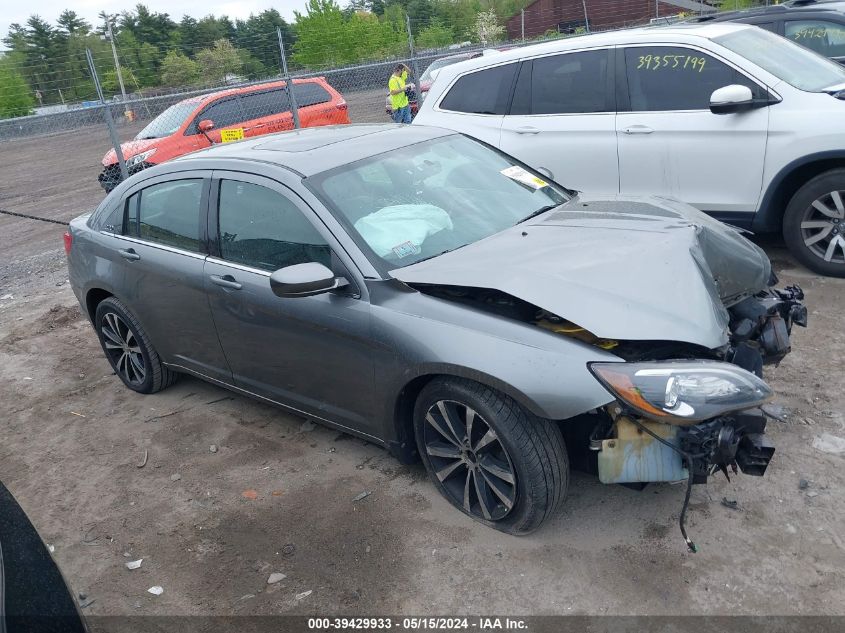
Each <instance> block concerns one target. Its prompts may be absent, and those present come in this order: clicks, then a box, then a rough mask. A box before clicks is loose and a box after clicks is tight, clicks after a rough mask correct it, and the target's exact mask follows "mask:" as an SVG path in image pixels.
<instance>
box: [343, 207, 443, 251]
mask: <svg viewBox="0 0 845 633" xmlns="http://www.w3.org/2000/svg"><path fill="white" fill-rule="evenodd" d="M451 228H452V218H451V217H449V214H448V213H446V211H444V210H443V209H441V208H440V207H436V206H434V205H433V204H397V205H392V206H389V207H384V208H383V209H379V210H378V211H376V212H375V213H371V214H369V215H367V216H364V217H363V218H361V219H360V220H358V221H357V222H356V223H355V230H356V231H358V233H360V234H361V237H363V238H364V241H365V242H367V244H368V245H369V247H370V248H371V249H373V251H375V253H376V255H378V256H379V257H384V256H386V255H391V254H392V255H395V256H397V257H399V258H402V257H405V256H407V255H415V254H417V253H419V252H420V251H419V249H420V246H421V245H422V243H423V242H424V241H425V240H426V239H427V238H428V237H429V236H431V235H434V234H435V233H437V232H438V231H442V230H443V229H451Z"/></svg>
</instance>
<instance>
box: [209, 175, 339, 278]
mask: <svg viewBox="0 0 845 633" xmlns="http://www.w3.org/2000/svg"><path fill="white" fill-rule="evenodd" d="M218 214H219V215H218V218H219V220H218V221H219V227H220V229H219V234H220V255H221V257H222V258H223V259H225V260H226V261H229V262H233V263H236V264H243V265H245V266H250V267H252V268H258V269H260V270H266V271H268V272H272V271H274V270H278V269H279V268H284V267H285V266H293V265H294V264H304V263H307V262H319V263H321V264H324V265H325V266H330V265H331V250H330V249H329V245H328V244H327V243H326V241H325V240H324V239H323V236H322V235H320V233H319V232H318V231H317V229H316V228H314V225H313V224H311V222H310V220H308V218H306V217H305V216H304V215H303V213H302V211H300V210H299V208H298V207H297V206H296V205H295V204H294V203H293V202H292V201H291V200H290V199H288V198H287V197H286V196H283V195H282V194H280V193H278V192H277V191H274V190H272V189H270V188H268V187H263V186H261V185H256V184H253V183H249V182H242V181H237V180H221V181H220V195H219V206H218Z"/></svg>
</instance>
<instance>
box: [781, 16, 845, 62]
mask: <svg viewBox="0 0 845 633" xmlns="http://www.w3.org/2000/svg"><path fill="white" fill-rule="evenodd" d="M783 34H784V36H786V37H788V38H789V39H791V40H792V41H793V42H796V43H798V44H801V45H802V46H806V47H807V48H809V49H810V50H813V51H815V52H817V53H819V54H820V55H824V56H825V57H829V58H830V59H832V60H834V61H837V62H839V63H840V64H843V63H845V19H843V20H842V21H841V22H834V21H833V20H824V19H803V20H784V23H783Z"/></svg>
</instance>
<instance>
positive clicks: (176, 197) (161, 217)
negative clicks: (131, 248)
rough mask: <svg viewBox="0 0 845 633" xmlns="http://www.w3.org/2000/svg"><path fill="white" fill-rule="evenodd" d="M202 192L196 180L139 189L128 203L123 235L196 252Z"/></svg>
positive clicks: (200, 180) (200, 183) (198, 250)
mask: <svg viewBox="0 0 845 633" xmlns="http://www.w3.org/2000/svg"><path fill="white" fill-rule="evenodd" d="M202 190H203V181H202V179H200V178H192V179H186V180H172V181H169V182H162V183H159V184H156V185H152V186H150V187H147V188H146V189H143V190H142V191H140V192H138V193H136V194H135V195H133V196H132V197H130V198H129V200H128V203H127V208H126V214H127V218H126V222H125V224H124V234H126V235H132V236H135V237H140V238H141V239H143V240H147V241H149V242H153V243H156V244H163V245H165V246H172V247H174V248H181V249H183V250H186V251H191V252H195V253H198V252H200V251H201V247H200V244H201V241H200V218H201V203H202Z"/></svg>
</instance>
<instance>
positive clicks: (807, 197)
mask: <svg viewBox="0 0 845 633" xmlns="http://www.w3.org/2000/svg"><path fill="white" fill-rule="evenodd" d="M843 231H845V169H832V170H830V171H827V172H825V173H823V174H820V175H818V176H816V177H815V178H813V179H812V180H810V181H809V182H808V183H807V184H805V185H804V186H803V187H801V188H800V189H799V190H798V191H797V192H796V193H795V195H794V196H792V200H790V201H789V204H788V205H787V207H786V212H785V213H784V216H783V239H784V241H785V242H786V245H787V246H788V247H789V250H790V251H791V252H792V254H793V255H794V256H795V258H796V259H797V260H798V261H800V262H801V263H802V264H804V265H805V266H806V267H807V268H809V269H810V270H812V271H813V272H817V273H819V274H822V275H828V276H830V277H845V234H843Z"/></svg>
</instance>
